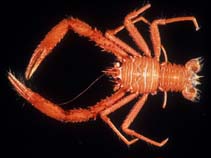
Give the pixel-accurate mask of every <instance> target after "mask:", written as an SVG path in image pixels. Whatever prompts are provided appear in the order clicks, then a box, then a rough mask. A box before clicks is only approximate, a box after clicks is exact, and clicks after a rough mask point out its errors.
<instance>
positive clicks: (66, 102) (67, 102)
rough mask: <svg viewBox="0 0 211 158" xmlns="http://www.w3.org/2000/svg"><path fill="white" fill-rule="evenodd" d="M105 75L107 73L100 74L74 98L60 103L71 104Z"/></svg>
mask: <svg viewBox="0 0 211 158" xmlns="http://www.w3.org/2000/svg"><path fill="white" fill-rule="evenodd" d="M103 76H105V74H104V73H103V74H102V75H100V76H99V77H97V78H96V79H95V80H94V81H93V82H92V83H91V84H90V85H89V86H88V87H87V88H85V89H84V90H83V91H82V92H80V93H79V94H78V95H76V96H75V97H73V98H72V99H70V100H68V101H65V102H63V103H60V104H59V105H65V104H69V103H71V102H73V101H74V100H76V99H77V98H78V97H80V96H81V95H82V94H84V93H85V92H86V91H87V90H88V89H89V88H91V87H92V86H93V85H94V84H95V83H96V82H97V81H98V80H100V79H101V78H102V77H103Z"/></svg>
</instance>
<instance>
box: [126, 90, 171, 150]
mask: <svg viewBox="0 0 211 158" xmlns="http://www.w3.org/2000/svg"><path fill="white" fill-rule="evenodd" d="M147 97H148V94H144V95H143V96H142V97H141V99H140V100H139V101H138V102H137V103H136V104H135V105H134V107H133V108H132V109H131V111H130V113H129V114H128V115H127V117H126V119H125V120H124V122H123V124H122V130H123V131H124V132H125V133H127V134H128V135H131V136H135V137H137V138H139V139H141V140H143V141H145V142H148V143H150V144H153V145H155V146H158V147H161V146H163V145H164V144H165V143H166V142H167V141H168V139H165V140H164V141H162V142H157V141H154V140H152V139H150V138H147V137H145V136H143V135H141V134H139V133H137V132H136V131H134V130H131V129H129V126H130V124H131V123H132V122H133V121H134V119H135V118H136V116H137V115H138V113H139V112H140V110H141V109H142V107H143V105H144V103H145V102H146V100H147Z"/></svg>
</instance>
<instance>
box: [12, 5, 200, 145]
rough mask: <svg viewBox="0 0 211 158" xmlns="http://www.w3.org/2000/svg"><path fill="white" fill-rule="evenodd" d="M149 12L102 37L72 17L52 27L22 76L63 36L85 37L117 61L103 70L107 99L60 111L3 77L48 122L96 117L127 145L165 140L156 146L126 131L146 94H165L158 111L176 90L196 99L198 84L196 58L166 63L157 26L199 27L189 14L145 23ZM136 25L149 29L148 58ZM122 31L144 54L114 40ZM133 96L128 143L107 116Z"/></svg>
mask: <svg viewBox="0 0 211 158" xmlns="http://www.w3.org/2000/svg"><path fill="white" fill-rule="evenodd" d="M148 8H150V4H147V5H145V6H143V7H142V8H140V9H138V10H136V11H133V12H131V13H129V14H128V15H127V16H126V17H125V20H124V23H123V25H122V26H119V27H117V28H116V29H114V30H109V31H106V33H105V34H102V33H101V32H100V31H98V30H97V29H96V28H92V27H91V26H89V25H88V24H86V23H85V22H83V21H80V20H79V19H76V18H73V17H71V18H68V19H64V20H62V21H61V22H60V23H59V24H57V25H56V26H55V27H53V28H52V30H51V31H50V32H49V33H48V34H47V35H46V36H45V38H44V39H43V40H42V41H41V43H40V44H39V45H38V47H37V48H36V49H35V51H34V54H33V55H32V57H31V59H30V62H29V64H28V67H27V69H26V72H25V77H26V79H30V78H31V77H32V75H33V74H34V72H35V71H36V69H37V68H38V66H39V65H40V64H41V62H42V61H43V60H44V59H45V58H46V56H47V55H49V54H50V53H51V52H52V50H53V48H54V47H55V46H56V45H57V44H58V43H59V42H60V41H61V39H62V38H63V37H64V36H65V34H66V33H67V32H68V31H69V30H72V31H74V32H75V33H77V34H79V35H80V36H83V37H87V38H88V39H89V40H91V41H93V42H95V43H96V45H97V46H99V47H101V48H102V49H103V50H104V52H109V53H112V54H113V55H115V56H116V58H117V62H116V63H114V66H113V67H112V68H108V69H106V70H105V71H104V73H105V74H106V75H110V76H111V77H113V80H114V81H115V88H114V93H113V94H112V95H111V96H110V97H107V98H105V99H102V100H101V101H99V102H98V103H96V104H95V105H93V106H90V107H88V108H78V109H70V110H63V109H62V108H61V107H59V106H58V105H56V104H54V103H52V102H50V101H49V100H47V99H45V98H44V97H42V96H41V95H40V94H38V93H36V92H34V91H32V90H31V89H30V88H28V87H26V86H25V85H24V84H23V83H21V82H20V81H19V80H18V79H17V78H16V77H15V76H14V75H13V74H12V73H9V74H8V78H9V80H10V82H11V84H12V85H13V86H14V88H15V90H16V91H17V92H18V93H19V94H20V95H21V96H22V97H23V98H25V99H26V100H27V101H28V102H30V103H31V104H32V105H33V106H34V107H35V108H36V109H38V110H39V111H41V112H42V113H44V114H45V115H47V116H49V117H51V118H54V119H56V120H59V121H65V122H83V121H88V120H89V119H95V118H96V117H97V116H98V115H99V116H100V117H101V118H102V120H103V121H105V123H107V124H108V125H109V126H110V128H111V129H112V130H113V131H114V132H115V133H116V134H117V135H118V136H119V138H120V139H121V140H122V141H124V142H125V143H126V144H127V145H130V144H133V143H135V142H136V141H137V140H139V139H141V140H143V141H145V142H148V143H150V144H153V145H155V146H159V147H160V146H163V145H164V144H165V143H166V142H167V140H168V138H167V139H165V140H163V141H161V142H157V141H155V140H152V139H150V138H147V137H145V136H143V135H142V134H140V133H138V132H136V131H134V130H132V129H130V124H131V123H132V122H133V121H134V119H135V118H136V116H137V114H138V113H139V112H140V110H141V109H142V107H143V105H144V103H145V102H146V100H147V98H148V95H149V94H156V92H157V91H162V92H164V102H163V108H164V107H165V105H166V101H167V92H169V91H172V92H181V93H182V94H183V96H184V97H185V98H186V99H188V100H191V101H195V100H197V99H198V90H197V88H196V85H198V84H199V78H200V77H199V76H198V75H197V73H198V72H199V71H200V69H201V58H195V59H191V60H189V61H188V62H187V63H186V64H185V65H177V64H172V63H170V62H168V59H167V53H166V51H165V49H164V46H163V45H162V44H161V38H160V33H159V26H160V25H167V24H169V23H175V22H181V21H190V22H193V24H194V26H195V28H196V30H198V29H199V26H198V23H197V21H196V19H195V17H193V16H186V17H174V18H167V19H156V20H154V21H152V22H149V21H148V20H147V19H145V18H144V17H143V16H142V15H141V14H142V13H143V12H144V11H145V10H147V9H148ZM137 22H143V23H145V24H147V25H148V26H149V29H150V38H151V42H152V47H153V53H154V55H152V54H151V50H150V49H149V47H148V45H147V43H146V42H145V39H144V38H143V37H142V35H141V33H140V32H139V31H138V29H137V28H136V26H135V23H137ZM123 29H126V30H127V31H128V32H129V35H130V37H131V38H132V39H133V41H134V42H135V44H136V45H137V46H138V48H139V49H140V51H141V52H143V55H141V54H140V53H139V52H138V51H136V50H135V49H133V48H132V47H130V46H129V45H128V44H126V43H125V42H123V41H122V40H121V39H119V38H118V37H117V36H115V35H116V34H117V33H118V32H120V31H121V30H123ZM161 52H162V53H163V55H164V58H165V60H164V61H163V62H160V55H161ZM140 96H141V97H140ZM137 97H140V98H139V100H138V101H137V103H136V104H135V105H134V106H133V108H132V109H131V111H130V112H129V114H128V115H127V116H126V118H125V119H124V121H123V123H122V126H121V127H122V131H123V132H125V133H126V134H128V135H130V136H132V137H133V139H132V140H128V139H127V138H126V137H125V136H124V135H123V134H122V133H121V132H120V131H119V130H118V129H117V128H116V127H115V125H114V124H113V123H112V122H111V120H110V119H109V117H108V115H109V114H110V113H112V112H114V111H115V110H117V109H119V108H120V107H122V106H124V105H126V104H127V103H128V102H130V101H132V100H133V99H135V98H137Z"/></svg>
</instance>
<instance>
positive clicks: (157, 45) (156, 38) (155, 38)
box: [150, 16, 199, 61]
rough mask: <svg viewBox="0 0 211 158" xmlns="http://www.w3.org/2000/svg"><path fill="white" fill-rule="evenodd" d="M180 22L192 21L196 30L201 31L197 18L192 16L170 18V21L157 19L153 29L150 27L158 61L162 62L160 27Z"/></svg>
mask: <svg viewBox="0 0 211 158" xmlns="http://www.w3.org/2000/svg"><path fill="white" fill-rule="evenodd" d="M180 21H192V22H193V24H194V26H195V28H196V30H199V25H198V23H197V21H196V18H195V17H192V16H190V17H177V18H170V19H157V20H154V21H153V22H152V24H151V27H150V33H151V40H152V44H153V50H154V53H155V58H156V59H157V60H158V61H159V60H160V50H161V39H160V33H159V29H158V25H166V24H170V23H174V22H180Z"/></svg>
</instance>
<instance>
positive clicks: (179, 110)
mask: <svg viewBox="0 0 211 158" xmlns="http://www.w3.org/2000/svg"><path fill="white" fill-rule="evenodd" d="M149 2H150V3H151V4H152V7H151V8H150V9H149V10H148V11H147V12H146V13H145V14H144V16H145V17H146V18H147V19H149V20H150V21H152V20H153V19H156V18H167V17H176V16H186V15H194V16H196V18H197V19H198V21H199V24H200V26H201V29H200V30H199V31H198V32H196V31H194V27H193V25H192V23H189V22H186V23H177V24H171V25H168V26H162V27H160V30H161V37H162V41H163V44H164V46H165V47H166V50H167V52H168V57H169V60H170V62H175V63H178V64H184V63H185V62H186V61H187V60H189V59H191V58H194V57H199V56H202V57H203V58H204V67H203V69H202V71H201V72H200V75H203V76H204V78H202V80H201V82H202V85H201V86H199V89H200V90H201V99H200V101H199V102H196V103H193V102H190V101H187V100H185V99H184V98H183V97H182V95H181V94H177V93H169V94H168V96H169V97H168V103H167V108H166V109H165V110H163V109H162V108H161V105H162V99H163V98H162V94H161V93H158V95H156V96H150V97H149V99H148V101H147V102H146V104H145V106H144V108H143V110H142V111H141V113H140V115H139V116H138V118H137V119H136V120H135V122H134V124H132V127H131V128H133V129H135V130H137V131H139V132H140V133H143V134H144V135H146V136H148V137H150V138H153V139H156V140H159V141H160V140H162V139H164V138H166V137H169V138H170V139H169V142H168V143H167V144H166V145H165V146H164V147H162V148H157V147H154V146H152V145H150V144H147V143H145V142H143V141H139V142H138V143H136V144H134V145H131V146H130V147H128V146H127V145H125V144H124V143H123V142H122V141H121V140H119V138H118V137H117V136H116V135H115V134H114V133H113V131H112V130H111V129H110V128H109V127H108V126H107V125H106V124H105V123H104V122H103V121H102V120H101V119H99V118H98V119H97V120H95V121H93V120H92V121H89V122H85V123H80V124H72V123H61V122H58V121H56V120H53V119H51V118H48V117H47V116H45V115H43V114H41V113H40V112H39V111H37V110H36V109H34V108H33V107H32V106H31V105H30V104H29V103H27V102H25V100H23V99H22V98H21V97H20V96H18V95H17V94H16V92H15V91H14V90H13V89H12V87H11V86H10V84H9V82H8V81H7V76H6V75H7V71H9V70H11V71H12V72H14V73H15V74H16V76H17V77H19V78H20V79H21V80H23V81H24V77H23V74H24V71H25V68H26V66H27V64H28V61H29V59H30V56H31V55H32V52H33V50H34V49H35V48H36V46H37V44H38V43H39V42H40V41H41V40H42V39H43V37H44V35H45V34H46V33H47V32H48V31H49V30H50V29H51V28H52V27H53V26H54V25H55V24H57V23H58V22H59V21H60V20H62V19H63V18H66V17H69V16H73V17H78V18H79V19H81V20H83V21H85V22H87V23H89V24H90V25H91V26H94V27H97V28H98V29H99V30H101V31H102V32H105V30H107V29H113V28H115V27H117V26H119V25H121V24H122V22H123V20H124V17H125V15H126V14H127V13H129V12H131V11H133V10H134V9H138V8H140V7H141V6H142V5H143V4H146V1H145V2H143V1H140V0H128V1H124V2H123V1H120V0H116V1H94V0H92V1H91V0H90V1H85V2H84V1H82V0H77V1H66V2H63V1H54V2H52V1H28V2H21V1H17V2H11V1H7V3H5V4H4V5H2V7H3V8H2V10H1V12H2V13H1V27H3V28H2V29H1V39H2V42H1V62H0V65H1V67H0V69H1V76H0V77H1V80H0V81H1V85H2V86H1V88H0V91H1V92H0V94H1V95H0V97H1V98H2V99H1V100H2V104H1V108H2V110H1V115H2V116H3V118H2V119H1V120H2V121H1V122H2V127H3V128H2V131H4V133H3V134H2V136H3V138H2V140H4V141H1V143H3V148H2V147H1V150H2V151H4V152H5V153H6V155H7V156H6V157H9V156H11V155H12V154H15V155H16V157H44V156H47V157H50V156H57V157H71V158H75V157H78V158H82V157H93V158H97V157H107V158H108V157H111V158H158V157H159V158H170V157H171V158H178V157H180V158H189V157H191V158H195V157H201V158H203V157H209V156H208V155H209V154H210V152H209V144H208V143H209V142H210V129H209V126H210V123H209V121H208V117H209V115H210V111H209V109H210V108H209V106H210V101H209V98H208V95H209V90H210V89H209V80H208V79H209V73H208V69H209V65H210V62H209V55H208V53H210V47H209V46H210V42H209V41H210V38H209V37H210V34H209V32H210V30H209V29H210V18H209V10H210V8H209V7H208V6H209V5H208V2H207V1H205V0H204V1H187V0H177V1H166V0H159V1H157V0H151V1H149ZM138 27H139V28H140V29H139V30H141V32H142V33H143V34H144V37H145V38H146V39H147V41H148V42H149V43H150V41H149V34H148V33H149V32H148V28H147V27H146V26H145V25H142V24H140V25H138ZM119 36H120V37H121V38H122V39H124V40H126V41H128V43H129V44H130V45H132V46H134V44H133V42H131V40H130V38H128V36H127V32H123V33H122V34H120V35H119ZM114 61H115V58H114V56H112V55H110V54H107V53H102V52H101V50H100V49H99V48H98V47H96V46H95V45H94V43H93V42H89V41H88V40H87V39H85V38H80V37H78V35H75V34H74V33H72V32H71V33H68V35H67V36H66V37H65V38H64V40H63V41H62V42H61V44H60V45H58V47H56V48H55V50H54V53H53V54H51V55H50V56H49V57H48V58H47V59H46V60H45V61H44V62H43V64H42V65H41V67H40V68H39V69H38V71H37V72H36V73H35V74H34V76H33V78H32V79H31V80H30V81H25V84H26V85H27V86H29V87H31V88H32V89H33V90H35V91H37V92H39V93H40V94H41V95H43V96H45V97H46V98H48V99H49V100H51V101H53V102H55V103H58V104H59V103H62V102H64V101H66V100H68V99H71V98H73V97H74V96H75V95H77V94H78V93H80V92H81V91H82V90H83V89H85V88H86V87H87V86H88V85H89V84H90V83H91V82H92V81H93V80H95V79H96V78H97V77H98V76H99V75H101V74H102V70H104V69H105V68H107V67H109V66H112V63H113V62H114ZM2 83H3V84H2ZM112 88H113V84H112V82H110V79H109V78H106V77H104V78H102V79H101V80H99V81H98V82H97V83H96V84H95V85H94V86H93V87H92V88H90V89H89V90H88V91H87V93H85V94H84V95H82V96H81V97H79V98H78V99H77V100H75V101H74V102H72V103H70V104H69V105H65V106H64V108H73V107H79V106H80V107H86V106H89V105H93V104H94V103H96V102H97V101H98V100H100V99H101V98H104V97H106V96H108V95H110V94H111V92H112ZM134 102H135V101H134ZM134 102H132V103H131V104H128V106H126V107H124V108H121V109H119V110H118V111H116V112H115V113H113V114H111V115H110V117H111V119H112V121H113V122H115V124H116V125H117V126H118V127H119V126H120V125H121V122H122V121H123V119H124V117H125V116H126V114H127V113H128V111H129V110H130V108H131V107H132V105H133V104H134ZM5 123H6V124H5Z"/></svg>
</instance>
